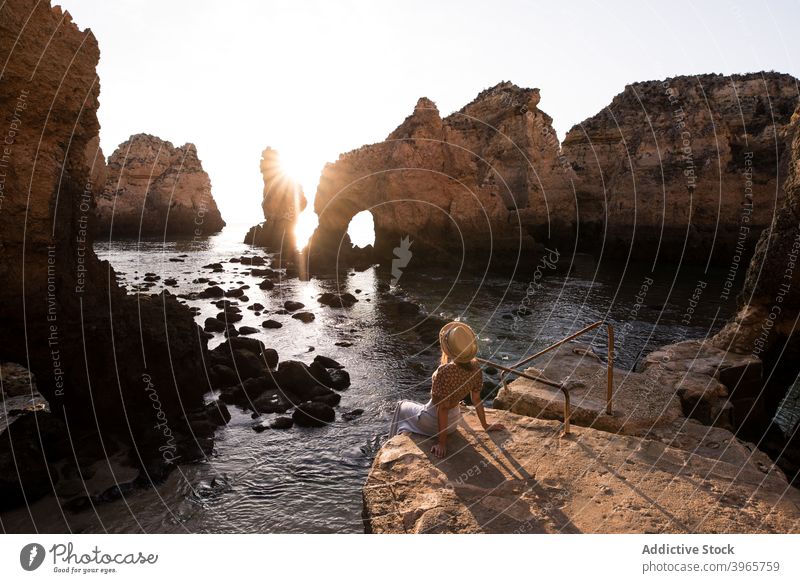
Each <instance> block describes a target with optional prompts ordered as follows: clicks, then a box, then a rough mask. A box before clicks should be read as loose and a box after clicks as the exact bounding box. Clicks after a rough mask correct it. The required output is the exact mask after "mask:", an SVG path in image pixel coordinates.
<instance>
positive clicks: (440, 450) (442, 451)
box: [431, 443, 447, 458]
mask: <svg viewBox="0 0 800 583" xmlns="http://www.w3.org/2000/svg"><path fill="white" fill-rule="evenodd" d="M431 453H433V455H435V456H436V457H438V458H443V457H444V456H446V455H447V446H446V445H441V444H439V443H437V444H436V445H434V446H433V447H432V448H431Z"/></svg>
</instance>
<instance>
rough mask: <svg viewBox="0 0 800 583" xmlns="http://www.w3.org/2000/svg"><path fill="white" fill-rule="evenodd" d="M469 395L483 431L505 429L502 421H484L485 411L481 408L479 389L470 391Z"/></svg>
mask: <svg viewBox="0 0 800 583" xmlns="http://www.w3.org/2000/svg"><path fill="white" fill-rule="evenodd" d="M469 396H470V399H471V400H472V404H473V405H475V413H477V414H478V419H480V422H481V427H483V429H484V431H503V430H504V429H505V426H504V425H503V424H502V423H492V424H491V425H489V424H488V423H487V422H486V411H484V409H483V401H482V400H481V393H480V391H472V392H470V395H469Z"/></svg>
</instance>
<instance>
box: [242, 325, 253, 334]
mask: <svg viewBox="0 0 800 583" xmlns="http://www.w3.org/2000/svg"><path fill="white" fill-rule="evenodd" d="M239 334H258V328H253V327H252V326H242V327H240V328H239Z"/></svg>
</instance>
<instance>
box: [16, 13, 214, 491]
mask: <svg viewBox="0 0 800 583" xmlns="http://www.w3.org/2000/svg"><path fill="white" fill-rule="evenodd" d="M99 56H100V55H99V49H98V46H97V41H96V40H95V38H94V36H93V35H92V33H91V31H89V30H86V31H82V30H80V29H79V28H78V27H77V26H76V25H75V24H74V23H73V22H72V19H71V17H70V15H69V14H68V13H66V12H63V11H62V10H61V9H60V8H58V7H55V8H51V7H50V5H49V2H39V1H35V0H8V1H7V2H4V3H3V4H2V6H0V60H2V62H3V63H5V65H4V67H3V69H2V71H0V102H2V104H3V111H2V120H1V121H0V132H2V134H3V140H4V143H3V146H2V163H1V164H0V174H1V175H0V185H1V186H2V190H0V249H1V250H2V261H0V279H1V280H2V281H3V285H2V286H0V327H1V328H2V330H3V334H2V338H0V360H7V361H11V362H16V363H20V364H22V365H24V366H25V367H26V368H27V369H29V370H30V371H32V373H33V375H34V376H35V379H36V386H37V388H38V390H39V392H40V393H41V394H42V395H43V396H44V397H45V398H46V399H47V401H48V402H49V405H50V408H51V409H52V411H53V412H54V414H55V415H54V416H52V417H55V419H53V420H52V422H47V425H48V428H50V427H53V431H52V432H51V433H48V436H49V437H48V439H47V440H40V439H37V435H36V428H37V427H39V426H40V425H41V424H43V423H45V421H44V420H43V419H42V418H39V416H40V415H42V413H38V414H37V418H39V420H38V421H36V423H32V422H31V421H32V420H31V419H28V421H26V422H25V423H20V421H19V420H18V421H17V422H15V423H13V424H12V425H11V426H10V427H9V429H8V430H7V431H6V432H5V433H4V434H3V437H2V440H0V441H1V442H0V466H1V467H2V474H3V475H4V476H19V480H18V481H16V480H12V483H11V485H10V486H9V487H11V488H12V489H13V488H16V489H15V490H14V491H13V492H9V491H8V490H7V489H6V487H5V486H7V485H8V484H6V483H5V482H3V496H2V497H3V499H4V500H14V499H17V500H22V501H28V502H30V501H31V500H32V499H33V498H35V497H37V496H38V495H41V494H44V493H46V492H47V491H49V492H53V491H54V489H57V486H58V485H57V476H55V475H52V472H50V470H49V469H48V468H50V466H49V464H50V463H51V462H52V461H53V456H56V455H57V454H64V453H66V454H70V452H71V448H70V447H66V452H64V449H65V446H68V445H70V444H75V443H77V442H78V440H81V439H84V438H85V439H88V440H90V441H91V442H92V444H91V445H86V446H85V447H84V446H81V447H77V451H80V452H81V454H80V456H78V458H79V460H76V457H75V455H74V454H73V455H72V457H68V459H69V460H73V461H75V462H76V463H80V464H83V463H84V461H86V460H85V457H89V456H91V455H94V454H91V453H89V452H95V454H96V455H98V456H100V457H102V456H103V447H102V445H103V443H105V442H103V443H99V442H98V438H99V439H100V440H105V439H111V438H110V437H109V436H112V435H113V436H116V437H117V438H118V439H120V440H123V441H125V442H126V443H128V444H131V443H136V446H137V450H136V455H133V454H132V459H133V461H134V462H135V464H136V465H137V466H138V467H140V468H141V469H142V470H143V475H144V477H145V483H152V481H149V480H157V479H159V478H160V476H161V475H162V471H163V469H164V468H165V467H166V466H169V458H171V459H172V460H174V459H175V458H177V457H181V458H182V459H189V458H192V457H197V456H198V455H202V451H201V450H202V449H204V450H206V451H207V450H208V449H209V448H210V445H211V442H210V439H211V435H212V431H213V423H212V422H210V421H209V417H208V415H207V414H206V412H205V410H204V409H203V394H204V393H205V392H206V390H207V389H208V387H207V386H206V382H205V378H206V375H205V371H204V368H203V358H204V354H205V351H206V344H205V343H206V341H205V339H204V338H203V337H202V336H201V335H200V330H199V328H198V327H197V325H196V324H195V323H194V321H193V318H192V315H191V313H190V312H189V311H188V309H186V308H185V307H184V306H181V305H180V304H179V303H178V302H177V301H176V300H175V298H174V297H173V296H170V295H169V294H167V293H164V294H162V295H160V296H138V297H136V296H128V295H126V294H125V293H124V292H123V290H121V289H120V288H119V287H118V286H117V284H116V274H115V273H114V271H113V269H112V268H111V267H110V266H109V265H108V264H107V263H105V262H100V261H99V260H98V258H97V256H96V255H95V253H94V251H93V248H92V243H93V237H92V221H93V217H94V212H93V210H94V209H93V202H94V198H95V196H96V195H97V194H98V192H99V190H100V189H101V188H102V184H98V183H97V182H95V179H97V178H102V176H103V172H104V171H105V169H104V168H101V166H103V165H104V164H103V157H102V154H101V153H99V151H98V148H97V144H98V143H99V142H98V131H99V124H98V121H97V115H96V111H97V107H98V96H99V91H100V85H99V81H98V78H97V75H96V72H95V67H96V65H97V62H98V59H99ZM174 362H180V366H178V367H173V363H174ZM31 383H32V381H31ZM32 386H33V385H32ZM156 404H157V406H156ZM65 424H66V425H65ZM26 427H27V428H28V429H30V427H32V428H33V430H32V432H29V431H28V429H24V428H26ZM20 428H23V429H20ZM15 432H17V433H18V434H17V433H15ZM28 437H29V438H30V439H27V438H28ZM50 438H52V439H50ZM51 445H52V449H50V446H51ZM18 447H19V448H23V449H22V450H17V453H18V454H20V455H17V456H14V455H12V452H13V450H14V449H16V448H18ZM23 451H24V452H25V455H22V452H23ZM14 460H17V461H16V462H14ZM19 460H23V461H24V463H22V464H20V463H19ZM12 462H13V463H12ZM78 469H79V470H80V468H78ZM14 470H16V473H14V474H12V473H11V472H12V471H14ZM28 470H30V472H28ZM43 476H44V478H43ZM28 478H30V479H28ZM42 489H44V491H42ZM26 491H27V494H26ZM20 493H21V494H22V497H21V498H20ZM15 496H16V498H15Z"/></svg>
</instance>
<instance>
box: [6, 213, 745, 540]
mask: <svg viewBox="0 0 800 583" xmlns="http://www.w3.org/2000/svg"><path fill="white" fill-rule="evenodd" d="M244 232H245V229H244V227H243V226H236V225H231V226H229V227H227V228H226V229H225V231H223V232H222V233H220V234H218V235H216V236H214V237H211V238H209V239H207V240H203V241H199V242H191V241H169V242H162V241H128V242H118V243H114V244H108V243H107V242H105V243H103V242H98V243H97V244H96V245H95V248H96V250H97V253H98V255H99V256H100V257H101V258H103V259H107V260H109V261H110V262H111V263H112V264H113V265H114V267H115V268H116V269H117V270H118V271H119V273H120V274H122V275H123V277H124V279H123V280H122V283H124V284H125V285H128V286H129V287H132V286H134V285H137V284H139V283H141V278H142V277H143V275H144V274H145V273H146V272H154V273H157V274H158V275H160V276H161V277H162V280H163V278H166V277H174V278H176V279H178V287H176V288H169V289H170V292H171V293H174V294H177V293H188V292H192V291H200V290H202V289H204V288H205V284H193V283H191V282H192V280H193V279H195V278H197V277H200V276H203V277H211V278H212V279H215V280H216V281H219V282H220V284H221V285H222V287H223V288H226V286H227V287H233V286H234V284H236V285H240V283H239V282H242V283H247V284H250V286H251V287H250V289H248V290H247V292H246V293H247V296H248V297H249V303H253V302H260V303H261V304H263V305H264V306H265V308H266V311H267V312H269V311H274V310H277V309H279V308H280V307H282V304H283V302H284V301H285V300H289V299H291V300H297V301H301V302H303V303H305V304H306V306H307V307H308V308H309V309H311V310H312V311H313V312H314V313H315V314H316V320H315V321H314V322H312V323H310V324H303V323H302V322H299V321H297V320H293V319H291V318H290V317H289V316H279V315H273V314H267V313H265V314H262V316H255V315H254V314H253V312H252V311H251V310H246V309H243V310H242V314H243V316H244V320H243V321H241V322H239V323H237V326H241V325H251V326H254V327H257V328H259V329H260V330H261V328H260V323H261V322H262V321H263V320H264V319H266V318H274V319H277V320H279V321H281V322H282V323H283V324H284V326H283V328H280V329H277V330H264V331H263V332H261V333H259V335H258V336H257V337H259V338H261V339H262V340H263V341H264V342H265V344H266V345H267V346H270V347H273V348H275V349H277V351H278V353H279V355H280V358H281V359H302V360H305V361H306V362H310V361H311V359H313V357H314V356H315V355H317V354H322V355H325V356H330V357H332V358H335V359H336V360H338V361H340V362H341V363H342V364H344V365H345V367H346V368H347V370H348V371H349V372H350V375H351V378H352V386H351V387H350V388H349V389H347V390H346V391H344V392H343V393H342V402H341V405H340V407H339V413H340V414H341V413H342V412H344V411H347V410H351V409H355V408H360V409H364V410H365V412H364V414H363V415H361V416H360V417H357V418H356V419H355V420H353V421H343V420H341V415H339V418H338V419H337V421H336V422H335V423H333V424H331V425H329V426H327V427H324V428H319V429H305V428H298V427H295V428H293V429H291V430H289V431H265V432H263V433H255V432H254V431H253V430H252V429H251V426H252V424H253V420H252V419H251V418H250V413H245V412H242V411H240V410H238V409H236V408H235V407H230V410H231V413H232V415H233V418H232V420H231V422H230V424H229V425H228V426H227V427H225V428H222V429H220V430H219V431H218V433H217V437H216V446H215V450H214V453H213V455H212V456H211V457H209V459H208V460H207V461H206V462H204V463H199V464H191V465H183V466H180V468H179V471H176V472H174V473H173V474H172V475H171V477H170V478H169V479H168V480H167V482H166V483H164V484H163V485H161V486H160V487H159V488H158V489H157V490H149V491H148V490H141V491H137V492H134V493H132V494H131V495H129V496H126V497H125V498H124V499H122V500H119V501H116V502H112V503H107V504H105V505H101V506H98V507H97V508H96V509H95V510H93V511H86V512H83V513H79V514H72V515H70V527H69V528H70V529H71V530H72V531H75V532H81V531H92V532H106V531H107V532H232V533H233V532H300V533H337V532H362V523H361V486H362V484H363V482H364V480H365V479H366V476H367V472H368V470H369V467H370V465H371V463H372V460H373V458H374V454H375V452H376V451H377V449H378V448H379V446H380V444H381V443H382V441H383V440H384V439H385V437H386V433H387V425H388V421H389V417H390V415H391V412H392V410H393V407H394V403H395V402H396V401H397V400H398V399H402V398H412V399H417V400H420V401H424V400H425V399H426V398H427V392H428V391H429V389H430V375H431V373H432V372H433V370H434V369H435V367H436V364H437V360H438V353H437V351H436V347H432V346H426V345H425V344H424V343H422V342H421V341H420V339H419V337H418V336H417V335H416V334H415V332H414V330H413V329H409V328H408V327H407V326H405V325H403V323H400V322H397V321H394V320H393V319H392V317H390V316H388V315H387V314H386V312H385V311H384V310H383V309H382V307H381V292H380V291H379V284H390V283H392V282H391V280H390V275H389V274H388V273H387V274H381V273H379V272H378V271H376V269H374V268H370V269H367V270H366V271H363V272H351V273H349V274H347V275H344V276H341V277H340V278H338V280H337V278H335V277H331V278H313V279H311V280H310V281H300V280H298V279H296V278H295V279H287V280H285V281H283V283H282V284H281V285H279V286H276V288H275V289H274V290H271V291H262V290H260V289H258V286H257V283H258V282H259V281H260V279H261V278H253V277H251V276H249V275H246V272H248V271H249V269H250V268H249V267H247V266H242V265H241V264H238V263H224V265H225V267H226V271H225V273H220V274H210V271H209V270H204V269H202V266H203V265H205V264H207V263H211V262H216V261H226V260H228V259H230V258H232V257H238V256H240V255H242V254H259V255H262V256H266V255H267V254H265V253H264V252H263V251H262V250H258V249H252V248H250V247H249V246H247V245H245V244H243V243H241V242H240V241H241V239H242V238H243V237H242V235H243V233H244ZM181 255H186V257H180V258H181V259H183V260H184V261H183V262H182V263H181V262H170V261H169V259H170V258H179V256H181ZM423 261H424V258H420V257H412V259H411V262H414V264H413V267H414V268H415V269H414V275H413V276H412V275H411V271H410V270H409V275H407V276H403V275H401V276H400V278H399V279H398V280H397V282H396V285H394V287H393V289H394V290H396V291H399V292H405V293H406V294H407V295H408V297H409V299H412V300H414V301H416V302H418V303H420V304H422V305H423V306H424V307H425V309H426V310H427V311H428V312H430V313H434V314H441V315H444V316H446V317H451V318H455V317H460V318H461V319H463V320H465V321H467V322H468V323H470V324H471V325H472V326H473V327H474V328H475V329H476V330H477V331H478V333H479V337H480V339H481V356H483V357H487V358H493V359H496V360H498V361H514V360H516V359H517V358H519V357H521V356H523V355H525V354H529V353H530V352H532V351H533V350H535V349H536V348H539V347H543V346H545V345H546V344H548V343H549V342H552V341H554V340H557V339H559V338H562V337H563V336H565V335H567V334H569V333H572V332H574V331H576V330H578V329H579V328H581V327H582V326H584V325H586V324H589V323H591V322H594V321H596V320H600V319H609V320H610V321H612V322H614V323H615V324H616V326H617V352H618V357H617V363H618V365H619V366H622V367H627V368H630V367H632V366H634V365H635V363H636V361H637V359H638V357H639V355H640V354H641V353H643V352H646V351H648V350H649V349H652V348H654V347H656V346H660V345H663V344H667V343H670V342H674V341H677V340H681V339H685V338H698V337H705V336H707V335H709V334H712V333H713V332H714V331H716V330H717V329H719V328H720V327H721V325H722V323H723V322H724V321H725V319H726V318H727V317H728V316H730V314H731V313H732V312H733V310H734V308H735V306H734V297H733V296H731V297H730V299H728V300H723V299H721V298H720V291H721V289H722V282H723V281H724V278H725V272H724V271H720V272H703V271H702V270H697V269H691V268H681V269H680V272H679V271H678V268H677V266H675V265H665V266H662V267H661V268H659V269H658V270H656V271H655V272H651V269H650V266H649V265H639V264H628V265H626V264H623V263H619V262H615V263H612V264H609V265H598V264H597V263H596V262H595V261H594V260H592V259H591V258H589V257H587V256H574V257H573V256H566V255H564V256H560V257H558V260H557V261H553V263H552V264H544V263H543V264H540V265H539V269H538V270H537V271H535V272H534V275H533V276H529V277H528V278H527V279H522V280H519V281H509V280H508V279H507V278H501V277H497V276H490V275H482V274H478V275H476V274H465V273H459V272H458V270H457V268H456V267H455V266H454V268H453V270H452V272H449V270H447V269H444V270H443V269H441V268H439V269H437V270H436V271H434V272H426V270H425V265H424V264H423V263H422V262H423ZM410 266H411V264H410ZM529 267H530V268H534V267H536V266H535V265H534V266H529ZM554 267H555V268H556V269H554ZM137 278H138V279H137ZM698 281H700V282H705V287H704V288H703V287H701V286H699V284H698ZM161 287H162V286H161V285H160V282H159V285H157V286H156V287H154V288H152V289H153V291H158V290H159V289H160V288H161ZM337 288H338V289H339V290H340V291H350V292H351V293H354V294H356V295H357V296H358V297H359V298H360V300H361V301H359V302H358V303H357V304H356V305H355V306H353V307H352V308H351V309H348V310H341V309H339V310H335V309H330V308H325V307H322V306H320V305H319V304H317V302H316V297H317V295H318V294H319V293H321V292H323V291H333V290H337ZM697 289H700V292H701V293H700V295H699V297H698V294H697ZM356 290H360V291H359V292H358V293H356ZM693 296H695V299H699V300H700V301H699V302H697V306H696V307H695V308H693V312H692V311H690V308H691V307H692V303H693V301H694V300H693V299H692V298H693ZM188 303H189V305H192V306H197V307H199V308H200V310H201V312H200V314H199V315H198V316H197V321H198V323H201V324H202V322H203V321H204V320H205V318H207V317H209V316H213V315H215V314H216V313H217V312H218V311H219V310H218V309H217V308H216V307H215V306H212V305H211V303H210V301H209V300H197V301H189V302H188ZM520 306H525V307H528V308H529V309H530V311H531V313H530V315H528V316H525V317H522V318H520V319H517V320H513V319H508V317H507V316H506V317H505V318H504V317H503V316H504V315H506V314H509V313H511V312H514V311H515V310H517V309H518V308H519V307H520ZM586 338H587V340H589V341H592V342H593V343H594V344H595V345H596V347H597V350H598V351H600V352H602V351H603V350H605V336H604V334H603V333H602V332H598V334H596V335H595V336H593V337H586ZM221 341H222V338H221V335H217V337H216V338H215V339H214V340H212V341H211V342H210V345H211V347H213V346H215V345H216V344H218V343H219V342H221ZM340 341H349V342H352V346H350V347H340V346H336V345H335V343H336V342H340ZM60 516H61V513H60V512H59V511H58V508H57V502H56V501H55V500H53V499H47V500H43V501H40V502H37V503H36V504H34V505H33V506H32V508H31V512H30V513H29V512H28V511H27V510H26V511H18V512H14V513H9V514H7V515H4V516H3V525H4V528H5V529H6V530H8V531H15V530H28V531H30V530H32V529H33V528H32V522H31V521H32V518H31V517H33V521H35V528H36V530H38V531H40V532H47V531H55V532H64V531H66V530H67V527H66V526H65V524H64V522H63V519H61V518H60Z"/></svg>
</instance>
